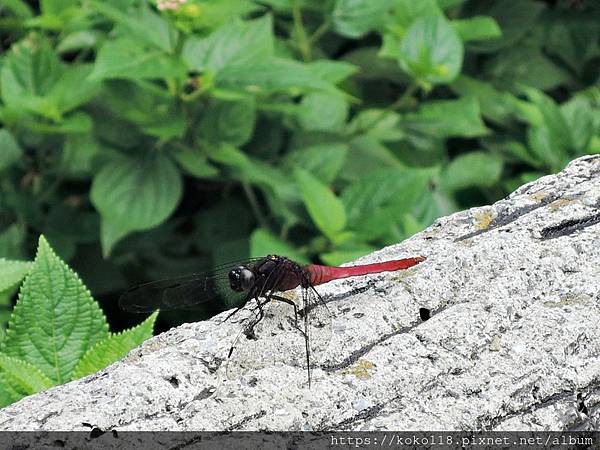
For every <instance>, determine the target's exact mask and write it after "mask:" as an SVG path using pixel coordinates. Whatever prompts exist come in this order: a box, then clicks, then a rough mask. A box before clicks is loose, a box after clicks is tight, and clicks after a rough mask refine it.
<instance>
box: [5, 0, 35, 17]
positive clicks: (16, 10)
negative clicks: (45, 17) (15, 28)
mask: <svg viewBox="0 0 600 450" xmlns="http://www.w3.org/2000/svg"><path fill="white" fill-rule="evenodd" d="M2 4H3V6H4V7H5V8H6V9H8V11H11V12H12V13H13V14H14V15H15V16H17V17H19V18H22V19H25V18H28V17H31V16H32V15H33V12H32V11H31V7H30V6H29V5H28V4H27V3H25V2H24V1H22V0H4V1H3V3H2Z"/></svg>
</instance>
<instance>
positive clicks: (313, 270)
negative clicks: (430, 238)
mask: <svg viewBox="0 0 600 450" xmlns="http://www.w3.org/2000/svg"><path fill="white" fill-rule="evenodd" d="M426 259H427V258H425V257H424V256H416V257H414V258H406V259H397V260H393V261H385V262H380V263H373V264H363V265H359V266H350V267H330V266H320V265H317V264H310V265H308V266H306V270H307V271H308V273H310V281H311V282H312V284H313V285H318V284H323V283H327V282H329V281H332V280H337V279H340V278H348V277H356V276H359V275H367V274H369V273H380V272H390V271H394V270H402V269H408V268H409V267H412V266H415V265H417V264H419V263H420V262H422V261H425V260H426Z"/></svg>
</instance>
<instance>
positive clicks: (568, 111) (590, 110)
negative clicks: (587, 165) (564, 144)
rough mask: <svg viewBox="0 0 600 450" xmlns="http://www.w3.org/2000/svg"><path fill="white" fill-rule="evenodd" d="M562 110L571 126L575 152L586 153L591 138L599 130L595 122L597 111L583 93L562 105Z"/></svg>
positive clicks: (568, 124)
mask: <svg viewBox="0 0 600 450" xmlns="http://www.w3.org/2000/svg"><path fill="white" fill-rule="evenodd" d="M560 111H561V113H562V116H563V117H564V119H565V122H566V123H567V126H568V127H569V130H570V134H571V136H572V141H573V142H572V145H573V148H574V150H575V153H576V154H579V155H583V154H586V149H587V147H588V144H589V142H590V140H591V139H592V137H593V136H594V134H595V133H596V132H597V131H598V126H597V125H596V124H595V123H594V114H596V115H597V111H595V110H594V107H593V106H592V105H591V104H590V102H589V101H588V99H586V98H585V97H583V96H582V95H577V96H575V97H573V98H571V100H569V101H568V102H566V103H564V104H563V105H561V106H560Z"/></svg>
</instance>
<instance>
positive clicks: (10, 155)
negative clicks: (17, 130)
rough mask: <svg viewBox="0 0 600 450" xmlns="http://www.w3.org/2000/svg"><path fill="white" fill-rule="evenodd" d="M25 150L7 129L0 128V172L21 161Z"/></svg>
mask: <svg viewBox="0 0 600 450" xmlns="http://www.w3.org/2000/svg"><path fill="white" fill-rule="evenodd" d="M22 155H23V150H22V149H21V147H20V146H19V144H18V143H17V141H15V138H13V136H12V134H10V132H9V131H8V130H7V129H4V128H3V129H1V130H0V172H2V171H3V170H4V169H7V168H9V167H10V166H12V165H13V164H14V163H16V162H17V161H19V159H20V158H21V156H22Z"/></svg>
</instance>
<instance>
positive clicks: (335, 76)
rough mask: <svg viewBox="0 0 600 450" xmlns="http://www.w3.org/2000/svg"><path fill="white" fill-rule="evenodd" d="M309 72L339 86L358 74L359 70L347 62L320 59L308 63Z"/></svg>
mask: <svg viewBox="0 0 600 450" xmlns="http://www.w3.org/2000/svg"><path fill="white" fill-rule="evenodd" d="M307 68H308V70H310V72H311V73H312V74H313V75H314V76H315V77H318V78H321V79H322V80H325V81H327V82H329V83H332V84H337V83H339V82H340V81H343V80H345V79H346V78H348V77H349V76H352V75H354V74H355V73H357V72H358V70H359V68H358V67H357V66H355V65H354V64H350V63H348V62H346V61H334V60H329V59H319V60H317V61H313V62H310V63H308V65H307Z"/></svg>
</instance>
